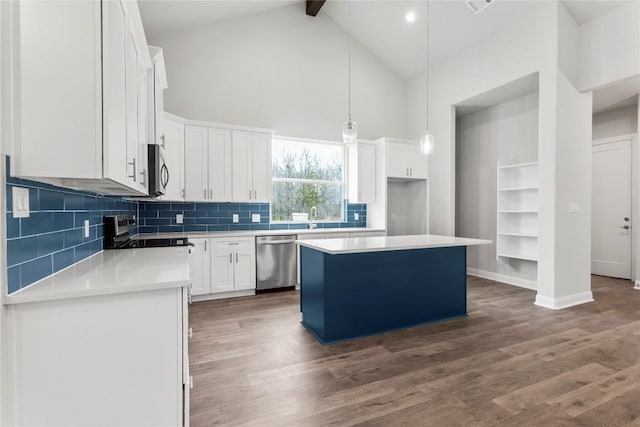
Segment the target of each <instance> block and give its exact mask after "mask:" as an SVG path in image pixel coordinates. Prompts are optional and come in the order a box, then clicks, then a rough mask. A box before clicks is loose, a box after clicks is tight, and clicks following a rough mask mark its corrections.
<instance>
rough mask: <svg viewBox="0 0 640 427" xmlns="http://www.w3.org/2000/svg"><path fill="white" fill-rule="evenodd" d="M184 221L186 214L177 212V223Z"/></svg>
mask: <svg viewBox="0 0 640 427" xmlns="http://www.w3.org/2000/svg"><path fill="white" fill-rule="evenodd" d="M183 221H184V215H183V214H176V224H182V223H183Z"/></svg>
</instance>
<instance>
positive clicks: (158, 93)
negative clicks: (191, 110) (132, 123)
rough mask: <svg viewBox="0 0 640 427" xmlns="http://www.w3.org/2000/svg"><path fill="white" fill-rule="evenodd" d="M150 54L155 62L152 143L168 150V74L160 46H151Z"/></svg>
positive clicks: (151, 93) (151, 88)
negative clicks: (165, 126) (166, 141)
mask: <svg viewBox="0 0 640 427" xmlns="http://www.w3.org/2000/svg"><path fill="white" fill-rule="evenodd" d="M149 55H151V61H152V62H153V70H152V76H151V77H150V79H149V80H150V82H149V97H148V99H149V102H150V104H151V105H150V107H151V108H150V114H149V117H150V120H151V123H150V124H149V129H150V133H151V135H150V138H149V143H150V144H158V145H161V146H162V148H164V150H165V152H166V151H167V147H166V143H165V141H164V138H165V137H166V134H165V133H164V127H163V121H164V90H165V89H166V88H167V87H168V85H167V75H166V70H165V65H164V54H163V52H162V49H160V48H159V47H154V46H149Z"/></svg>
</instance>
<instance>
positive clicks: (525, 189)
mask: <svg viewBox="0 0 640 427" xmlns="http://www.w3.org/2000/svg"><path fill="white" fill-rule="evenodd" d="M537 190H538V187H513V188H498V191H537Z"/></svg>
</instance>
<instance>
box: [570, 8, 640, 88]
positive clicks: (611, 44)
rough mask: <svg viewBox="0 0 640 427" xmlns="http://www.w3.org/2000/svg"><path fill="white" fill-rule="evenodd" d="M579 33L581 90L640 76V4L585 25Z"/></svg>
mask: <svg viewBox="0 0 640 427" xmlns="http://www.w3.org/2000/svg"><path fill="white" fill-rule="evenodd" d="M578 31H579V35H578V38H579V53H578V56H579V69H580V83H579V86H578V87H579V89H580V90H581V91H586V90H590V89H594V88H597V87H600V86H604V85H606V84H608V83H612V82H614V81H617V80H620V79H623V78H626V77H630V76H634V75H638V74H640V1H634V2H629V3H628V4H626V5H625V6H622V7H618V8H616V9H613V10H612V11H610V12H609V13H606V14H604V15H602V16H600V17H598V18H596V19H594V20H591V21H589V22H586V23H584V24H582V25H581V26H580V28H579V30H578Z"/></svg>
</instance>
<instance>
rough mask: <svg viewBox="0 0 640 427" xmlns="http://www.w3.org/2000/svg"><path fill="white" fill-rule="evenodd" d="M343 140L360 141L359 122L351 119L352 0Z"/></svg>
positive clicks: (349, 141)
mask: <svg viewBox="0 0 640 427" xmlns="http://www.w3.org/2000/svg"><path fill="white" fill-rule="evenodd" d="M342 141H343V142H344V143H345V144H355V143H356V142H357V141H358V124H357V123H356V122H354V121H353V120H351V0H349V117H348V118H347V121H346V122H344V124H343V125H342Z"/></svg>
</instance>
